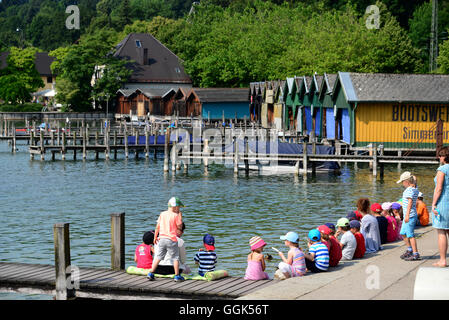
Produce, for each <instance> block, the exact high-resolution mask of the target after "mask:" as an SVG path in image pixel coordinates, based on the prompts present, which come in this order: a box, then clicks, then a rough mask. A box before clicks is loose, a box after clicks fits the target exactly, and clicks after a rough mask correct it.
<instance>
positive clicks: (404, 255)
mask: <svg viewBox="0 0 449 320" xmlns="http://www.w3.org/2000/svg"><path fill="white" fill-rule="evenodd" d="M412 255H413V253H412V252H411V251H408V250H407V251H405V252H404V253H403V254H402V255H401V259H406V258H409V257H410V256H412Z"/></svg>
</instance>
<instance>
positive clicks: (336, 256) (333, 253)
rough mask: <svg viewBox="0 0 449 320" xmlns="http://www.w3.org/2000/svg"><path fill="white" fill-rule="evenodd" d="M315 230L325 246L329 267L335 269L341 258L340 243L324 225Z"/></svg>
mask: <svg viewBox="0 0 449 320" xmlns="http://www.w3.org/2000/svg"><path fill="white" fill-rule="evenodd" d="M317 229H318V231H320V233H321V242H322V243H324V244H325V245H326V247H327V249H328V251H329V267H336V266H337V265H338V263H339V262H340V260H341V257H342V251H341V246H340V243H339V242H338V240H337V238H336V237H335V236H334V235H333V232H332V230H331V229H330V228H329V227H328V226H326V225H325V224H323V225H321V226H319V227H318V228H317Z"/></svg>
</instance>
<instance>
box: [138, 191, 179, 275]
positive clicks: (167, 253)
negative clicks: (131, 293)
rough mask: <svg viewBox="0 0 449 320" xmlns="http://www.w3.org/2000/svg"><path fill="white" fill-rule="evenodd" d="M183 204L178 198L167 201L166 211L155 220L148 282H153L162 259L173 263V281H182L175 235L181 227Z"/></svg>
mask: <svg viewBox="0 0 449 320" xmlns="http://www.w3.org/2000/svg"><path fill="white" fill-rule="evenodd" d="M181 207H184V204H183V203H182V202H181V200H179V199H178V197H172V198H170V200H168V210H167V211H163V212H161V214H160V215H159V218H158V219H157V226H156V230H155V232H154V244H157V250H156V251H155V254H154V256H155V258H154V260H153V265H152V267H151V270H150V272H149V273H148V275H147V278H148V280H154V270H156V268H157V266H158V265H159V262H160V261H161V260H164V259H171V260H172V261H173V268H174V270H175V277H174V280H175V281H183V280H184V277H182V276H181V275H180V274H179V246H178V239H177V233H178V229H180V228H181V227H182V213H181V211H180V208H181Z"/></svg>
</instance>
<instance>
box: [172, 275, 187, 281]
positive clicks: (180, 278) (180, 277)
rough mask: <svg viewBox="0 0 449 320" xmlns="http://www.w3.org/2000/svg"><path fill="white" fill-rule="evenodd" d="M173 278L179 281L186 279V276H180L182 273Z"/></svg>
mask: <svg viewBox="0 0 449 320" xmlns="http://www.w3.org/2000/svg"><path fill="white" fill-rule="evenodd" d="M173 279H174V280H175V281H176V282H178V281H184V280H185V279H184V277H183V276H180V275H176V276H175V277H174V278H173Z"/></svg>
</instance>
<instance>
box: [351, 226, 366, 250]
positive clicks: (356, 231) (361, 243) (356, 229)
mask: <svg viewBox="0 0 449 320" xmlns="http://www.w3.org/2000/svg"><path fill="white" fill-rule="evenodd" d="M349 228H351V229H350V230H351V233H352V234H353V235H354V238H355V240H356V242H357V247H356V248H355V251H354V256H353V257H352V258H353V259H360V258H363V256H364V255H365V251H366V247H365V238H364V237H363V234H361V233H360V222H359V221H357V220H353V221H349Z"/></svg>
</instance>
